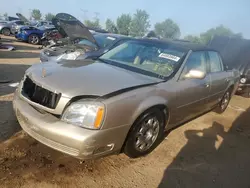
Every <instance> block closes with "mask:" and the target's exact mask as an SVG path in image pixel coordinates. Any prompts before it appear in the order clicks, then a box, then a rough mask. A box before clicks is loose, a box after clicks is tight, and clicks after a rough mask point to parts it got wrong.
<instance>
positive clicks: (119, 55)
mask: <svg viewBox="0 0 250 188" xmlns="http://www.w3.org/2000/svg"><path fill="white" fill-rule="evenodd" d="M185 54H186V50H184V49H181V48H177V47H174V46H172V45H171V44H158V43H154V42H143V41H127V42H125V43H122V44H121V45H119V46H117V47H115V48H113V49H112V50H110V51H109V52H107V53H106V54H104V55H102V56H101V57H100V59H101V60H104V61H105V60H106V61H110V62H113V63H112V64H113V65H115V66H120V67H123V68H125V69H128V70H132V71H134V72H138V73H141V74H145V75H148V76H153V77H158V78H162V79H165V78H167V77H169V76H170V75H172V74H173V73H174V72H175V70H176V69H178V68H179V65H180V61H181V59H182V57H183V56H184V55H185Z"/></svg>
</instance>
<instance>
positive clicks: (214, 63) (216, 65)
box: [208, 51, 222, 72]
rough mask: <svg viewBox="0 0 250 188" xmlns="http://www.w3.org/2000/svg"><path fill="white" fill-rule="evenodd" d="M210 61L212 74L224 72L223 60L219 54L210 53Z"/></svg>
mask: <svg viewBox="0 0 250 188" xmlns="http://www.w3.org/2000/svg"><path fill="white" fill-rule="evenodd" d="M208 56H209V61H210V71H211V72H220V71H222V65H221V59H220V56H219V55H218V53H217V52H213V51H210V52H208Z"/></svg>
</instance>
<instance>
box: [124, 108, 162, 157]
mask: <svg viewBox="0 0 250 188" xmlns="http://www.w3.org/2000/svg"><path fill="white" fill-rule="evenodd" d="M164 127H165V118H164V113H163V112H162V111H161V110H159V109H157V108H156V109H151V110H149V111H148V112H146V113H144V114H143V115H142V116H141V117H139V119H138V120H137V121H136V122H135V123H134V125H133V126H132V127H131V129H130V131H129V133H128V136H127V140H126V142H125V146H124V153H125V154H126V155H127V156H129V157H130V158H137V157H141V156H144V155H147V154H149V153H150V152H152V151H153V150H154V149H155V148H156V147H157V146H158V145H159V144H160V143H161V141H162V140H163V138H164Z"/></svg>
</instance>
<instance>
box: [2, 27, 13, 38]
mask: <svg viewBox="0 0 250 188" xmlns="http://www.w3.org/2000/svg"><path fill="white" fill-rule="evenodd" d="M2 34H3V35H5V36H10V34H11V32H10V29H9V28H3V29H2Z"/></svg>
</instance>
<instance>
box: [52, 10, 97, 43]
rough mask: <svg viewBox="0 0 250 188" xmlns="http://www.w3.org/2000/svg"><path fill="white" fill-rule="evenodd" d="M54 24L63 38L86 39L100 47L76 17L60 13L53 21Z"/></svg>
mask: <svg viewBox="0 0 250 188" xmlns="http://www.w3.org/2000/svg"><path fill="white" fill-rule="evenodd" d="M52 23H53V25H54V26H55V27H56V29H57V30H58V31H59V33H60V34H61V35H62V36H63V37H67V36H68V37H69V38H70V39H71V40H74V39H77V38H82V39H83V38H84V39H87V40H89V41H90V42H92V43H94V44H96V45H97V46H98V44H97V42H96V40H95V38H94V37H93V35H92V34H91V33H90V31H89V30H88V28H87V27H85V25H83V23H81V22H80V21H79V20H78V19H76V18H75V17H74V16H72V15H70V14H66V13H58V14H57V15H56V16H55V17H54V18H53V19H52Z"/></svg>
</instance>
